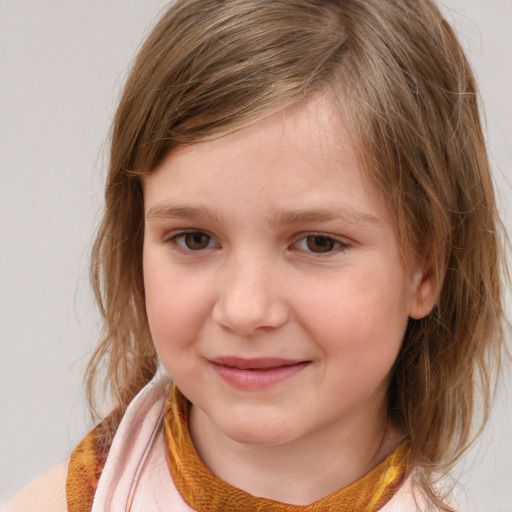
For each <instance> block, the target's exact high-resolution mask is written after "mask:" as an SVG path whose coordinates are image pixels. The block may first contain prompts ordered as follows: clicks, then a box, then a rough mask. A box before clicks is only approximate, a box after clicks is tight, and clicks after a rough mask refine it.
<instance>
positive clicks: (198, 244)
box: [171, 231, 217, 251]
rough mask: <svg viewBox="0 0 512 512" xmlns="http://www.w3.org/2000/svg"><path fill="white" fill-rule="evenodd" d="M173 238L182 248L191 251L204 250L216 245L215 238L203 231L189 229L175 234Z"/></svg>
mask: <svg viewBox="0 0 512 512" xmlns="http://www.w3.org/2000/svg"><path fill="white" fill-rule="evenodd" d="M171 240H172V241H173V242H174V243H175V244H176V245H177V246H179V247H180V248H183V249H187V250H189V251H202V250H204V249H209V248H211V247H216V245H217V244H216V243H215V241H214V239H213V238H212V237H211V236H210V235H207V234H206V233H203V232H201V231H187V232H186V233H179V234H177V235H174V236H173V237H172V238H171Z"/></svg>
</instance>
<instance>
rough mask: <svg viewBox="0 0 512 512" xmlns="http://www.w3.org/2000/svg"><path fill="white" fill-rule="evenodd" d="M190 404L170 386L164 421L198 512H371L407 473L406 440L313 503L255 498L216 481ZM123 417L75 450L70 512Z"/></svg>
mask: <svg viewBox="0 0 512 512" xmlns="http://www.w3.org/2000/svg"><path fill="white" fill-rule="evenodd" d="M189 405H190V404H189V402H188V401H187V400H186V399H185V398H184V397H183V395H182V394H181V393H180V392H179V390H178V389H177V388H176V387H175V386H173V388H172V390H171V393H170V397H169V400H168V402H167V406H166V407H167V409H166V414H165V420H164V429H165V438H166V451H167V463H168V466H169V469H170V473H171V475H172V478H173V481H174V484H175V485H176V488H177V490H178V492H179V493H180V494H181V496H182V498H183V499H184V500H185V502H186V503H188V505H189V506H191V507H192V508H193V509H195V510H197V511H200V512H219V511H222V512H240V511H242V510H251V511H254V512H258V511H259V512H266V511H268V512H270V511H272V512H299V511H300V512H321V511H328V510H336V511H337V512H355V511H362V510H364V511H365V512H375V511H377V510H379V509H380V508H381V507H383V506H384V505H385V504H386V503H387V502H388V501H389V500H390V499H391V497H392V496H393V494H394V493H395V491H396V490H397V489H398V487H400V485H401V483H402V482H403V479H404V475H405V473H406V470H407V462H408V458H409V452H410V443H409V442H408V441H404V442H403V443H402V444H401V445H400V446H398V448H396V450H395V451H394V452H393V453H392V454H391V455H389V456H388V457H387V458H386V459H384V461H382V462H381V463H380V464H379V465H378V466H377V467H376V468H374V469H373V470H372V471H370V472H369V473H368V474H367V475H365V476H364V477H362V478H361V479H359V480H358V481H357V482H354V483H353V484H351V485H349V486H348V487H345V488H344V489H341V490H340V491H338V492H336V493H334V494H331V495H330V496H327V497H325V498H323V499H321V500H319V501H316V502H315V503H312V504H311V505H306V506H298V505H288V504H286V503H279V502H276V501H273V500H269V499H265V498H257V497H255V496H252V495H250V494H248V493H246V492H244V491H242V490H240V489H237V488H235V487H232V486H231V485H229V484H227V483H225V482H223V481H222V480H220V479H218V478H217V477H216V476H215V475H213V474H212V473H211V472H210V470H209V469H208V468H207V467H206V466H205V465H204V463H203V462H202V461H201V459H200V458H199V455H198V453H197V451H196V449H195V447H194V445H193V444H192V440H191V438H190V433H189V429H188V413H189ZM121 417H122V414H121V411H120V410H115V411H114V412H113V413H111V414H110V415H109V416H108V417H107V418H105V419H104V420H103V421H102V422H101V423H100V424H99V425H97V426H96V427H95V428H94V429H93V430H92V431H91V432H90V433H89V434H88V435H87V436H86V437H85V438H84V439H83V441H82V442H81V443H80V444H79V445H78V446H77V447H76V449H75V450H74V451H73V453H72V455H71V459H70V463H69V468H68V475H67V481H66V495H67V504H68V511H69V512H90V510H91V508H92V504H93V500H94V494H95V492H96V487H97V485H98V481H99V478H100V476H101V473H102V471H103V467H104V465H105V461H106V459H107V455H108V452H109V450H110V446H111V444H112V440H113V438H114V435H115V432H116V430H117V427H118V426H119V423H120V421H121Z"/></svg>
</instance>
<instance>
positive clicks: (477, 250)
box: [87, 0, 505, 510]
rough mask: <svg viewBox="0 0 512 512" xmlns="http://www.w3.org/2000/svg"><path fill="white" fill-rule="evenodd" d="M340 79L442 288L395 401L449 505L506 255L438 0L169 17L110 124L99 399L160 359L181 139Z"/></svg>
mask: <svg viewBox="0 0 512 512" xmlns="http://www.w3.org/2000/svg"><path fill="white" fill-rule="evenodd" d="M326 89H329V90H331V91H332V92H333V93H334V94H335V95H336V97H338V98H339V100H340V101H339V107H340V109H342V110H343V115H344V116H345V117H346V121H347V122H348V123H349V124H350V126H351V128H352V132H353V134H354V137H355V138H356V139H357V140H358V142H359V147H360V149H361V155H362V158H363V159H364V162H365V164H366V169H367V171H368V176H369V179H370V180H371V182H372V184H373V185H374V186H375V187H376V188H377V190H378V191H379V193H381V194H382V195H383V196H384V197H386V200H387V203H388V205H389V209H390V212H391V216H392V218H393V220H394V227H395V230H396V234H397V237H398V240H399V243H400V247H401V249H402V252H403V255H404V258H405V260H406V261H409V262H412V261H414V263H415V264H417V265H418V264H419V265H421V266H422V267H423V268H424V269H425V271H426V272H428V273H430V276H431V278H432V279H433V280H434V282H435V283H436V284H437V286H438V300H437V305H436V307H435V308H434V311H433V312H432V313H431V314H430V315H428V316H427V317H426V318H424V319H421V320H410V322H409V326H408V329H407V333H406V336H405V339H404V343H403V347H402V350H401V353H400V355H399V357H398V359H397V361H396V364H395V368H394V372H393V377H392V384H391V388H390V399H389V414H390V416H391V417H392V418H393V419H394V421H396V422H398V423H399V424H401V425H402V426H403V427H404V428H405V429H406V430H407V432H408V434H409V436H410V438H411V442H412V446H413V455H414V460H415V461H416V464H417V465H418V466H419V468H422V471H421V472H420V478H421V483H422V485H423V487H424V489H425V491H426V492H427V493H428V494H429V495H430V497H431V498H432V499H433V500H434V501H437V498H436V497H435V495H434V491H433V487H432V485H431V482H432V481H433V479H434V477H435V475H437V474H439V473H441V474H444V473H445V472H446V471H448V470H449V469H450V468H451V467H452V465H453V463H454V462H455V461H456V460H457V458H458V457H459V456H460V455H461V453H462V452H463V451H464V450H465V449H466V448H467V446H468V444H469V442H470V439H471V435H472V434H471V420H472V417H473V409H474V405H475V403H476V400H477V397H480V399H481V401H482V404H483V420H482V425H483V424H484V423H485V420H486V419H487V414H488V407H489V403H490V396H491V394H492V393H491V392H492V383H493V375H495V374H494V373H493V372H492V371H491V369H492V368H494V369H496V371H497V370H498V369H499V363H500V355H501V354H502V353H503V350H504V349H503V347H504V344H503V332H502V323H503V311H502V305H501V304H502V293H503V291H502V286H501V284H500V283H501V282H502V275H501V272H502V270H503V269H504V265H505V264H504V261H503V255H502V251H501V248H500V230H501V224H500V221H499V218H498V216H497V212H496V206H495V200H494V192H493V185H492V179H491V176H490V172H489V165H488V160H487V155H486V150H485V145H484V138H483V135H482V130H481V124H480V119H479V113H478V106H477V95H476V87H475V81H474V78H473V75H472V72H471V70H470V67H469V65H468V62H467V60H466V58H465V56H464V53H463V51H462V49H461V47H460V45H459V43H458V41H457V38H456V37H455V35H454V33H453V30H452V29H451V28H450V26H449V25H448V23H447V22H446V21H445V20H444V19H443V17H442V15H441V13H440V12H439V10H438V9H437V8H436V6H435V5H434V4H433V3H432V2H431V1H430V0H330V1H329V0H273V1H272V2H269V1H267V0H230V1H225V0H180V1H178V2H176V3H175V4H173V5H172V7H171V8H170V9H169V10H168V11H167V12H166V13H165V14H164V16H163V17H162V19H161V20H160V21H159V23H158V24H157V25H156V27H155V28H154V30H153V31H152V33H151V34H150V35H149V37H148V38H147V40H146V41H145V43H144V45H143V46H142V48H141V50H140V52H139V54H138V56H137V58H136V60H135V63H134V65H133V68H132V70H131V73H130V76H129V78H128V81H127V83H126V86H125V89H124V93H123V96H122V98H121V101H120V104H119V107H118V110H117V114H116V117H115V120H114V125H113V134H112V143H111V160H110V170H109V175H108V180H107V185H106V193H105V201H106V206H105V213H104V216H103V220H102V223H101V225H100V228H99V231H98V235H97V239H96V243H95V245H94V249H93V256H92V281H93V286H94V291H95V294H96V298H97V301H98V303H99V307H100V310H101V313H102V315H103V318H104V336H103V339H102V341H101V343H100V344H99V346H98V348H97V350H96V352H95V353H94V355H93V358H92V360H91V362H90V365H89V368H88V378H87V386H88V397H89V399H90V403H91V406H92V407H93V405H94V401H93V391H94V384H95V382H96V381H97V380H99V379H102V378H103V377H104V376H106V380H107V381H108V382H109V383H110V387H111V390H112V391H113V394H114V396H115V397H116V399H117V401H118V403H119V404H120V406H121V407H122V408H125V407H126V406H127V404H128V403H129V402H130V400H131V399H132V398H133V397H134V395H135V394H136V393H137V392H138V391H139V390H140V389H141V388H142V387H143V386H144V385H145V384H146V383H147V382H148V381H149V380H150V379H151V377H152V376H153V375H154V374H155V371H156V368H157V356H156V352H155V349H154V347H153V343H152V340H151V335H150V332H149V328H148V323H147V318H146V312H145V304H144V283H143V278H142V240H143V198H142V189H141V176H142V175H143V174H145V173H150V172H151V171H152V170H153V169H154V168H155V167H156V166H158V164H159V163H160V162H161V161H162V159H163V157H164V156H165V155H166V154H167V153H168V152H169V151H170V150H171V149H172V148H173V147H176V146H178V145H181V144H193V143H196V142H199V141H204V140H207V139H213V138H216V137H220V136H222V135H223V134H226V133H228V132H230V131H233V130H236V129H238V128H240V127H242V126H246V125H248V124H251V123H253V122H255V121H256V120H258V119H260V118H262V117H264V116H266V115H268V114H270V113H273V112H275V111H278V110H281V109H282V108H284V107H285V106H287V105H290V104H292V103H294V102H297V101H300V100H301V99H304V98H308V97H311V96H312V95H313V94H315V93H316V92H320V91H325V90H326ZM340 112H341V110H340ZM103 372H106V375H105V374H104V373H103ZM446 509H447V510H449V508H446Z"/></svg>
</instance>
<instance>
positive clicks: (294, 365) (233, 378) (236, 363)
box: [209, 356, 311, 390]
mask: <svg viewBox="0 0 512 512" xmlns="http://www.w3.org/2000/svg"><path fill="white" fill-rule="evenodd" d="M209 362H210V364H211V366H212V367H213V369H214V370H215V372H216V373H217V375H219V376H220V377H221V378H222V379H223V380H224V381H225V382H227V383H228V384H230V385H232V386H234V387H236V388H239V389H244V390H258V389H264V388H269V387H271V386H274V385H276V384H278V383H280V382H283V381H285V380H287V379H290V378H292V377H293V376H295V375H296V374H297V373H299V372H300V371H302V370H303V369H304V368H305V367H306V366H308V365H309V364H310V363H311V361H302V360H291V359H280V358H250V359H245V358H240V357H232V356H228V357H219V358H215V359H213V360H210V361H209Z"/></svg>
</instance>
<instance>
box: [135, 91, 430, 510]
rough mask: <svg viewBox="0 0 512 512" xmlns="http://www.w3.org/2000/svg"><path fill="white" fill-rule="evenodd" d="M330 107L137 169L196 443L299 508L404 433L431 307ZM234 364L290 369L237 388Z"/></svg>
mask: <svg viewBox="0 0 512 512" xmlns="http://www.w3.org/2000/svg"><path fill="white" fill-rule="evenodd" d="M333 111H335V108H334V107H333V105H332V103H331V102H330V100H329V98H327V97H323V96H321V97H316V98H313V99H310V100H308V101H307V102H303V103H299V104H296V105H293V106H292V107H289V108H287V109H285V110H283V111H281V112H278V113H276V114H273V115H270V116H268V117H266V118H265V119H263V120H260V121H258V122H256V123H255V124H253V125H251V126H249V127H246V128H243V129H241V130H238V131H236V132H233V133H231V134H228V135H226V136H223V137H221V138H219V139H216V140H213V141H207V142H203V143H199V144H196V145H192V146H188V147H180V148H177V149H175V150H173V151H172V152H171V153H170V154H169V155H168V156H167V158H166V159H165V160H164V161H163V162H162V164H161V165H160V166H159V167H158V168H157V169H156V170H155V171H154V172H152V173H151V174H149V175H148V176H145V177H144V179H143V190H144V202H145V214H146V221H145V238H144V255H143V268H144V282H145V291H146V305H147V313H148V319H149V324H150V328H151V332H152V335H153V339H154V342H155V346H156V349H157V351H158V354H159V357H160V359H161V361H162V363H163V365H164V366H165V368H166V369H167V371H168V372H169V374H170V375H171V376H172V378H173V379H174V381H175V383H176V384H177V385H178V387H179V388H180V389H181V391H182V392H183V393H184V394H185V396H186V397H187V398H188V399H189V400H190V401H191V402H192V404H193V405H192V409H191V416H190V425H191V426H190V428H191V434H192V439H193V441H194V444H195V446H196V448H197V450H198V452H199V454H200V456H201V458H202V459H203V461H204V462H205V464H206V465H207V466H208V467H209V468H210V469H211V470H212V472H213V473H214V474H216V475H217V476H218V477H219V478H221V479H223V480H224V481H226V482H228V483H230V484H232V485H234V486H236V487H239V488H241V489H243V490H246V491H248V492H250V493H251V494H254V495H257V496H264V497H267V498H271V499H275V500H278V501H282V502H286V503H292V504H297V505H304V504H309V503H312V502H314V501H316V500H318V499H320V498H322V497H324V496H326V495H328V494H331V493H332V492H335V491H336V490H338V489H340V488H342V487H345V486H346V485H348V484H350V483H352V482H354V481H355V480H357V479H358V478H360V477H361V476H362V475H364V474H365V473H367V472H368V471H369V470H370V469H372V468H373V467H375V465H376V464H378V462H380V461H381V460H382V459H383V458H384V457H385V456H386V455H387V454H388V453H390V452H391V451H392V450H393V449H394V448H395V447H396V446H397V445H398V444H399V443H400V441H401V440H402V439H403V437H404V434H403V433H402V432H400V431H398V430H397V429H395V428H394V427H393V426H392V425H390V424H389V423H388V420H387V415H386V406H387V388H388V384H389V375H390V371H391V368H392V365H393V363H394V361H395V359H396V357H397V354H398V352H399V350H400V346H401V343H402V340H403V336H404V332H405V328H406V325H407V321H408V318H409V317H414V318H420V317H422V316H424V315H426V314H427V313H428V312H429V311H430V309H431V307H432V304H433V297H432V295H433V294H432V289H431V285H430V282H429V281H428V279H426V278H423V277H422V275H421V273H420V272H419V271H418V270H417V269H407V268H405V267H404V265H403V263H402V261H401V258H400V255H399V250H398V245H397V241H396V238H395V235H394V232H393V229H392V226H391V221H390V218H389V214H388V210H387V208H386V204H385V202H384V201H383V199H382V198H381V197H379V196H378V195H377V194H376V192H375V191H374V190H373V189H372V188H371V187H370V186H369V184H368V183H367V180H366V178H365V174H364V172H363V169H362V168H361V164H360V160H359V158H358V154H357V148H356V147H355V146H354V144H353V143H352V140H351V138H350V136H349V134H348V133H347V130H346V129H345V127H344V126H343V123H342V122H341V121H340V119H339V118H338V117H336V118H334V117H333V116H332V115H331V112H333ZM226 357H235V358H238V359H236V360H235V361H240V360H241V361H252V362H254V361H255V360H256V361H258V362H261V361H264V363H263V364H267V365H270V366H272V364H274V365H275V366H279V365H280V363H279V361H281V362H282V361H286V362H287V363H286V364H288V362H289V363H290V364H291V366H292V367H293V368H294V370H293V371H288V370H286V369H285V370H284V374H285V378H284V379H282V380H279V379H278V380H276V381H275V382H274V381H272V379H270V382H271V384H270V385H267V384H268V382H267V381H265V378H266V377H264V376H263V374H264V371H262V370H261V369H259V370H252V372H253V373H250V372H251V370H244V369H243V368H242V369H240V368H238V370H240V371H239V374H240V375H239V374H236V375H235V376H236V377H237V378H238V377H240V379H242V380H241V382H242V384H241V385H240V383H239V382H238V381H236V382H235V384H233V382H231V381H229V379H228V380H226V378H225V375H224V374H223V371H224V370H225V371H226V372H227V374H228V376H229V374H230V372H232V368H231V367H230V365H229V364H226V365H223V364H219V363H218V362H219V360H220V361H221V362H222V361H225V360H224V359H222V358H226ZM255 358H257V359H255ZM230 361H231V360H230ZM265 361H266V363H265ZM269 361H270V363H269ZM272 361H274V363H273V362H272ZM275 361H277V363H276V362H275ZM230 364H232V365H233V366H237V364H238V363H233V362H232V361H231V362H230ZM255 365H256V366H257V364H255ZM238 366H240V365H239V364H238ZM242 366H243V365H242ZM267 370H268V369H267ZM236 371H237V370H236V369H235V373H236ZM279 371H280V370H279V368H277V369H276V368H273V367H272V368H271V369H270V372H268V373H267V375H271V377H272V375H274V374H273V373H272V372H274V373H277V374H278V373H279ZM244 376H245V377H244ZM244 379H245V380H244ZM251 379H252V380H251ZM258 379H259V380H258ZM235 380H236V379H235ZM267 380H268V379H267ZM237 382H238V384H237ZM262 382H263V383H264V384H265V385H263V386H261V383H262ZM244 383H245V384H244ZM258 383H259V384H258ZM251 386H252V387H251Z"/></svg>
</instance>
